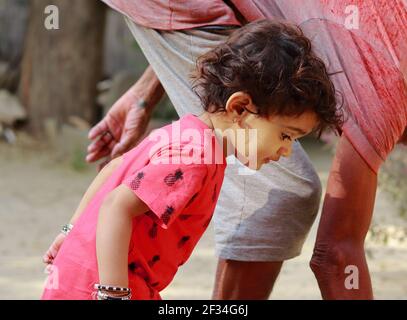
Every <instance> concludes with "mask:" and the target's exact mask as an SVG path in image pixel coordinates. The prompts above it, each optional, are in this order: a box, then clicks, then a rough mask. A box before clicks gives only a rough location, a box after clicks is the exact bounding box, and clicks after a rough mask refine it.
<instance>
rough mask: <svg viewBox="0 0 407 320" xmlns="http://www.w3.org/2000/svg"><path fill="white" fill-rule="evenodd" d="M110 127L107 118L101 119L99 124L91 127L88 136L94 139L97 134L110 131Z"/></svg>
mask: <svg viewBox="0 0 407 320" xmlns="http://www.w3.org/2000/svg"><path fill="white" fill-rule="evenodd" d="M108 130H109V128H108V126H107V122H106V121H105V120H102V121H100V122H99V123H98V124H97V125H95V126H94V127H93V128H92V129H90V131H89V133H88V138H89V139H90V140H94V139H95V138H96V137H97V136H100V135H101V134H103V133H105V132H106V131H108Z"/></svg>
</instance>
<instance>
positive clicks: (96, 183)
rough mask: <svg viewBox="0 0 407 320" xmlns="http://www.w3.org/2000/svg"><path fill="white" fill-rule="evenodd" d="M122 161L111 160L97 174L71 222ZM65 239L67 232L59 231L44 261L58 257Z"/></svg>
mask: <svg viewBox="0 0 407 320" xmlns="http://www.w3.org/2000/svg"><path fill="white" fill-rule="evenodd" d="M121 162H122V157H120V158H117V159H115V160H112V161H110V163H109V164H108V165H106V166H105V167H104V168H103V170H102V171H100V172H99V174H98V175H97V176H96V178H95V179H94V180H93V182H92V184H91V185H90V186H89V188H88V190H87V191H86V193H85V195H84V196H83V198H82V200H81V202H80V203H79V206H78V208H77V209H76V211H75V213H74V215H73V216H72V218H71V220H70V222H69V223H70V224H71V225H74V224H75V223H76V221H77V220H78V218H79V217H80V215H81V214H82V212H83V211H84V210H85V208H86V207H87V205H88V204H89V202H90V201H91V200H92V198H93V197H94V195H95V194H96V193H97V192H98V191H99V189H100V187H101V186H102V185H103V184H104V183H105V182H106V180H107V179H108V178H109V177H110V175H111V174H112V173H113V171H114V170H116V169H117V168H118V167H119V166H120V164H121ZM64 240H65V234H64V233H62V232H61V233H59V234H58V235H57V236H56V238H55V239H54V241H53V242H52V243H51V245H50V246H49V248H48V249H47V251H46V252H45V254H44V255H43V257H42V261H43V262H44V263H45V264H49V263H52V262H53V260H54V259H55V258H56V256H57V254H58V251H59V248H60V247H61V245H62V243H63V242H64Z"/></svg>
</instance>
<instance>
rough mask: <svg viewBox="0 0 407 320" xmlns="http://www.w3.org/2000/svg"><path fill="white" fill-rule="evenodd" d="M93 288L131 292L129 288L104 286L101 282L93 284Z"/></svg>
mask: <svg viewBox="0 0 407 320" xmlns="http://www.w3.org/2000/svg"><path fill="white" fill-rule="evenodd" d="M94 288H95V289H96V290H105V291H111V292H127V293H130V292H131V290H130V288H124V287H116V286H106V285H102V284H95V287H94Z"/></svg>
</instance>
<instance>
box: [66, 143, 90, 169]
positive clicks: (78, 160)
mask: <svg viewBox="0 0 407 320" xmlns="http://www.w3.org/2000/svg"><path fill="white" fill-rule="evenodd" d="M85 158H86V151H85V150H84V149H83V148H82V147H80V146H76V147H75V148H74V150H73V152H72V155H71V159H70V165H71V166H72V168H73V169H74V170H75V171H80V172H81V171H84V170H86V169H87V167H88V164H87V163H86V161H85Z"/></svg>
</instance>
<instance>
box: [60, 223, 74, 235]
mask: <svg viewBox="0 0 407 320" xmlns="http://www.w3.org/2000/svg"><path fill="white" fill-rule="evenodd" d="M72 228H73V224H70V223H68V224H66V225H64V226H62V229H61V232H62V233H63V234H64V235H66V236H67V235H68V233H69V232H71V230H72Z"/></svg>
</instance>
